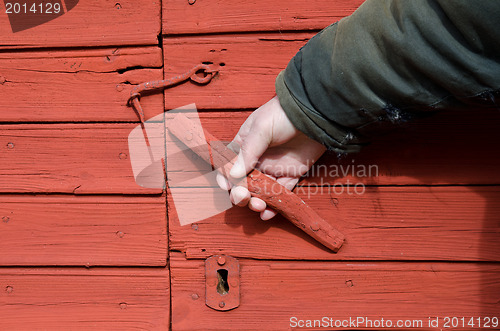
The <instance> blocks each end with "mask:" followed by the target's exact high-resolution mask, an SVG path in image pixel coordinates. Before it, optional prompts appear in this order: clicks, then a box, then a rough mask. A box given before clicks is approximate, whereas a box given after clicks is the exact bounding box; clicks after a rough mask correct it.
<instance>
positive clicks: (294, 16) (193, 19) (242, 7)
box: [162, 0, 363, 34]
mask: <svg viewBox="0 0 500 331" xmlns="http://www.w3.org/2000/svg"><path fill="white" fill-rule="evenodd" d="M191 2H193V3H192V4H191ZM191 2H188V1H177V0H167V1H163V15H162V21H163V33H164V34H184V33H196V34H198V33H217V32H246V31H289V30H319V29H322V28H324V27H326V26H327V25H329V24H331V23H333V22H336V21H338V20H340V19H341V18H342V17H345V16H347V15H350V14H351V13H352V12H353V11H354V10H356V8H358V7H359V5H361V3H362V2H363V1H362V0H355V1H352V0H334V1H327V0H314V1H300V0H288V1H286V0H278V1H262V0H261V1H255V0H254V1H245V0H238V1H232V2H227V1H220V0H208V1H207V0H203V1H197V2H195V1H191Z"/></svg>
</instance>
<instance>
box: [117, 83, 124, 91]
mask: <svg viewBox="0 0 500 331" xmlns="http://www.w3.org/2000/svg"><path fill="white" fill-rule="evenodd" d="M116 90H117V91H118V92H121V91H123V85H122V84H118V85H116Z"/></svg>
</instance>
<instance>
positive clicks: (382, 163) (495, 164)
mask: <svg viewBox="0 0 500 331" xmlns="http://www.w3.org/2000/svg"><path fill="white" fill-rule="evenodd" d="M249 115H250V112H202V113H199V118H200V121H201V123H202V125H203V127H204V128H205V129H206V130H207V131H209V132H211V133H212V134H213V135H214V136H215V137H216V138H217V139H220V140H221V141H226V142H229V141H231V140H232V139H233V137H234V136H235V135H236V133H237V132H238V129H239V127H240V126H241V124H242V123H243V122H244V121H245V119H246V118H247V117H248V116H249ZM167 117H168V116H167ZM167 121H168V118H167ZM499 125H500V114H499V113H498V112H497V111H490V110H479V109H475V110H473V111H470V112H448V113H445V112H443V113H440V114H437V115H435V116H433V117H429V118H426V119H423V120H419V121H415V122H412V123H408V124H406V125H403V126H402V127H401V128H399V129H397V130H395V131H393V132H390V133H385V134H381V135H380V137H376V138H374V141H373V142H372V143H371V144H370V145H368V146H366V147H364V148H363V149H362V150H361V152H360V153H358V154H352V155H348V156H342V157H340V158H339V157H338V156H337V155H336V154H335V153H327V154H325V155H324V156H323V157H322V158H321V159H320V161H318V163H317V164H316V165H315V167H314V168H313V169H312V170H311V171H310V172H309V174H308V176H306V177H305V178H304V179H302V181H301V182H300V183H299V185H313V186H318V185H321V186H325V185H330V186H332V185H334V184H344V185H347V184H348V183H350V185H351V186H353V185H356V184H358V183H362V184H367V185H449V184H453V185H456V184H467V185H468V184H489V185H491V184H500V174H499V173H498V169H499V167H500V156H499V155H498V154H497V153H493V152H492V151H495V150H497V146H499V145H500V134H497V132H498V131H497V128H498V126H499ZM167 140H168V141H169V142H170V141H172V139H171V137H170V135H167ZM167 151H168V157H169V160H168V166H169V172H174V171H177V172H181V173H179V174H178V175H177V176H184V175H185V176H186V178H189V177H190V176H192V175H191V174H190V171H193V170H197V169H205V168H206V166H205V162H204V161H202V160H199V159H197V158H193V159H192V161H191V162H186V160H187V158H186V153H185V154H178V152H177V150H176V146H175V144H172V143H168V144H167ZM204 167H205V168H204ZM207 170H208V169H207ZM353 170H354V173H353ZM202 184H203V183H200V185H202Z"/></svg>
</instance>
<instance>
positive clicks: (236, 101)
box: [163, 32, 313, 109]
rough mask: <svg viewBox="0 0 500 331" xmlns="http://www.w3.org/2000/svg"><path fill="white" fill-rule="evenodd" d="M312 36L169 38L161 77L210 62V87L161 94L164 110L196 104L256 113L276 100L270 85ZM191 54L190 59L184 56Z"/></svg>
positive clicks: (188, 87) (165, 41)
mask: <svg viewBox="0 0 500 331" xmlns="http://www.w3.org/2000/svg"><path fill="white" fill-rule="evenodd" d="M312 36H313V33H303V32H300V33H280V34H244V35H231V36H228V35H223V36H193V37H168V38H164V39H163V45H164V46H163V47H164V50H165V51H164V58H165V77H166V78H169V77H171V76H176V75H178V74H180V73H183V72H186V71H188V70H189V69H191V68H193V67H194V66H195V65H197V64H200V63H202V62H205V63H213V66H214V68H216V69H218V70H219V72H218V75H217V76H216V77H215V79H213V80H212V81H211V82H210V83H209V84H208V85H202V86H200V85H197V84H194V83H187V84H183V85H180V86H176V87H175V88H172V89H168V90H167V91H165V108H166V109H173V108H177V107H180V106H183V105H187V104H190V103H193V102H194V103H196V106H197V107H198V108H199V109H226V108H229V109H237V108H247V109H249V108H256V107H259V106H260V105H262V104H263V103H264V102H266V101H267V100H269V99H271V98H272V97H273V96H274V94H275V93H274V80H275V79H276V75H277V74H278V73H279V72H280V71H281V70H283V69H284V68H285V67H286V65H287V63H288V61H290V59H291V58H292V57H293V56H294V55H295V53H297V51H298V50H299V48H300V47H301V46H303V45H304V44H305V43H306V42H307V41H308V40H309V38H311V37H312ZM186 54H189V56H186Z"/></svg>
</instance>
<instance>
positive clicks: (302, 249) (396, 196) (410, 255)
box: [168, 186, 500, 265]
mask: <svg viewBox="0 0 500 331" xmlns="http://www.w3.org/2000/svg"><path fill="white" fill-rule="evenodd" d="M178 191H179V189H177V191H176V193H177V192H178ZM192 191H193V189H186V192H188V193H187V194H186V196H185V197H184V199H187V200H189V199H192V198H193V197H192ZM200 191H201V190H200ZM295 191H296V192H299V196H300V197H301V198H302V199H304V201H306V202H307V204H309V205H310V206H311V207H312V208H313V209H314V210H316V211H317V212H318V214H319V215H320V216H322V217H323V218H324V219H325V220H326V221H328V222H329V223H331V224H332V225H334V226H335V227H337V228H338V229H339V230H340V231H341V232H342V233H344V234H345V236H346V242H345V243H344V246H343V247H342V248H341V249H340V251H339V252H338V253H336V254H333V253H331V252H330V251H328V250H327V249H325V248H324V247H323V246H321V245H320V244H318V243H317V242H315V241H314V240H312V239H311V238H309V237H308V236H307V235H305V234H303V233H302V231H300V230H298V229H296V228H295V227H294V226H293V225H291V224H288V222H287V221H286V220H284V219H282V218H281V217H279V218H276V219H274V220H272V221H268V222H263V221H261V220H260V218H259V217H258V214H257V213H254V212H251V211H249V210H248V209H247V208H240V207H233V208H232V209H230V210H228V211H226V212H224V213H222V214H219V215H217V216H214V217H211V218H209V219H206V220H203V221H201V222H198V223H195V224H192V225H186V226H180V224H179V220H178V218H177V215H176V212H175V205H174V203H173V201H172V200H171V198H169V204H168V206H169V208H168V215H169V236H170V249H171V250H175V251H181V252H183V253H185V255H186V257H187V258H188V259H204V258H207V257H208V256H210V255H214V254H228V255H232V256H235V257H243V258H252V259H270V260H272V259H289V260H299V261H300V260H347V261H348V260H372V261H375V260H442V261H499V260H500V242H499V241H498V238H499V236H500V224H499V220H498V215H499V214H500V206H499V204H498V202H497V201H498V199H499V198H500V188H498V187H481V186H467V187H461V186H458V187H453V186H452V187H432V186H431V187H407V186H405V187H367V188H366V191H365V193H364V194H360V195H358V194H353V193H351V194H349V193H347V192H346V193H344V194H335V193H333V191H330V192H329V191H328V190H327V189H323V190H319V189H317V188H310V187H309V188H308V187H302V188H300V189H298V190H297V189H296V190H295ZM177 194H178V193H177ZM182 198H183V197H182V196H177V197H176V201H179V200H180V201H182ZM203 199H204V196H203V192H202V193H200V194H199V195H198V201H200V202H199V203H200V204H202V202H201V201H203ZM206 199H208V197H207V198H206ZM296 263H297V265H300V264H301V262H296Z"/></svg>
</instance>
